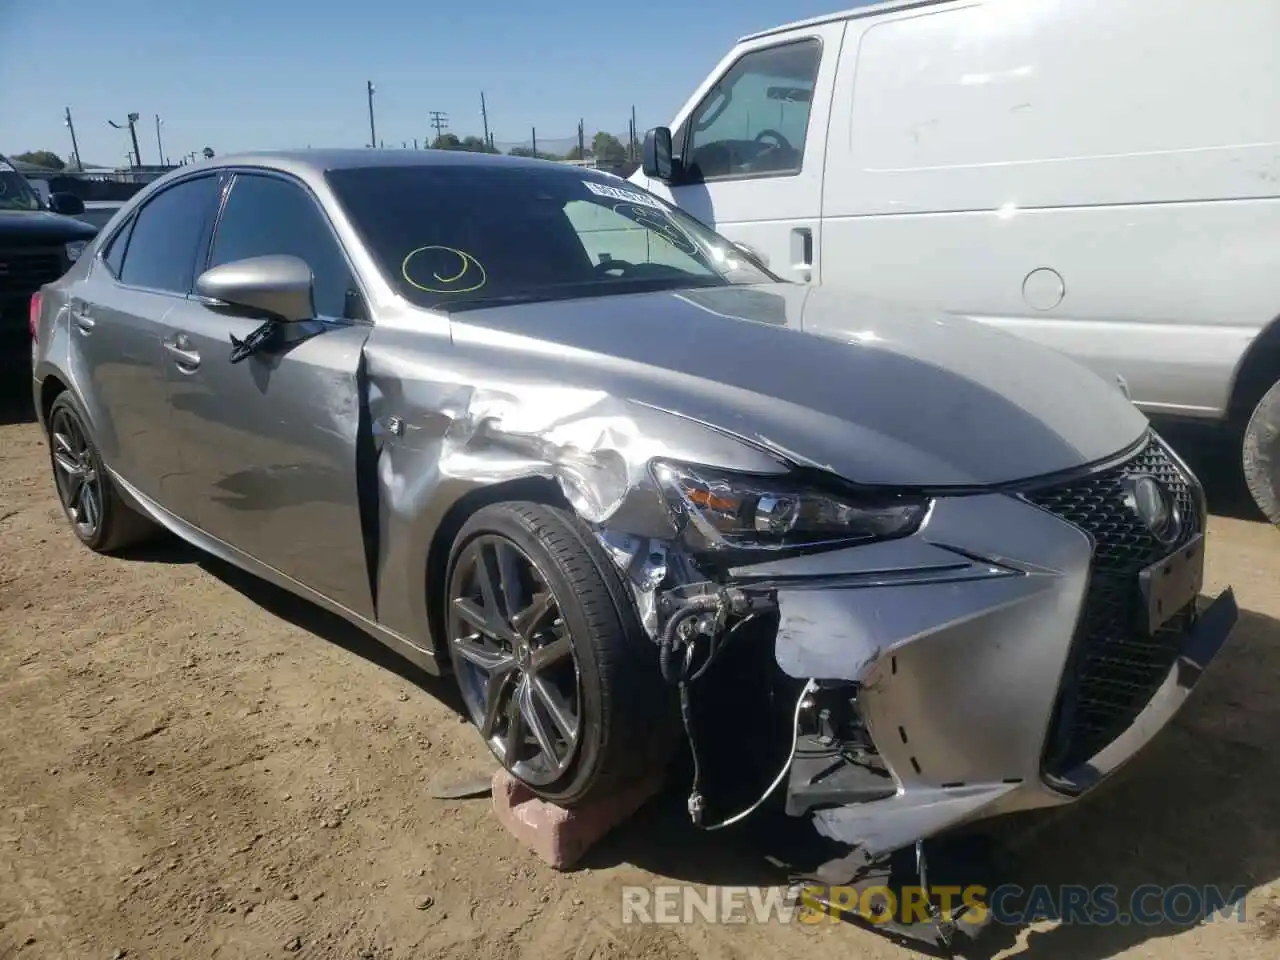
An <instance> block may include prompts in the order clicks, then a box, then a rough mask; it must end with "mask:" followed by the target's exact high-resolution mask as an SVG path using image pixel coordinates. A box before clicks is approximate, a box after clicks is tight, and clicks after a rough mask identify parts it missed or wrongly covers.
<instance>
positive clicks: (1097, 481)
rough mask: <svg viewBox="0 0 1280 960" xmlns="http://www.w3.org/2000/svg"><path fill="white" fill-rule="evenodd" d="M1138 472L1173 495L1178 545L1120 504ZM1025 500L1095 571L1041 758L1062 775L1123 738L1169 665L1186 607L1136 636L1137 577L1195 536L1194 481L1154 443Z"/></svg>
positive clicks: (1153, 440) (1196, 498)
mask: <svg viewBox="0 0 1280 960" xmlns="http://www.w3.org/2000/svg"><path fill="white" fill-rule="evenodd" d="M1142 474H1146V475H1148V476H1151V477H1154V478H1155V479H1157V480H1159V481H1160V482H1161V483H1163V484H1164V485H1165V486H1166V487H1167V488H1168V489H1169V490H1170V491H1171V492H1172V493H1173V495H1174V496H1175V498H1176V499H1177V503H1178V508H1179V511H1180V512H1181V515H1182V518H1183V529H1182V534H1181V538H1180V540H1179V541H1178V543H1175V544H1172V545H1166V544H1162V543H1160V542H1159V541H1158V540H1157V539H1156V538H1155V537H1154V536H1153V535H1152V534H1151V531H1150V530H1149V529H1148V528H1147V525H1146V524H1145V523H1143V522H1142V520H1141V519H1139V517H1138V515H1137V514H1136V513H1135V512H1134V511H1133V509H1132V508H1131V507H1130V506H1129V505H1128V503H1127V502H1126V497H1127V495H1128V490H1127V487H1126V480H1127V478H1129V477H1133V476H1138V475H1142ZM1024 496H1025V497H1026V499H1027V500H1029V501H1030V502H1032V503H1034V504H1036V505H1037V506H1039V507H1042V508H1043V509H1045V510H1048V511H1049V512H1051V513H1054V514H1056V515H1057V516H1059V517H1061V518H1062V519H1064V520H1066V521H1068V522H1069V523H1072V524H1074V525H1075V526H1077V527H1079V528H1080V529H1081V530H1084V531H1085V532H1086V533H1088V534H1089V535H1090V536H1091V537H1092V538H1093V542H1094V554H1093V568H1092V571H1091V573H1090V577H1089V587H1088V591H1087V592H1086V594H1085V603H1084V609H1083V610H1082V611H1081V616H1080V623H1079V625H1078V627H1077V629H1076V634H1075V638H1074V640H1073V642H1072V649H1071V654H1070V657H1069V660H1068V664H1067V671H1066V675H1065V677H1064V679H1063V684H1062V690H1061V692H1060V694H1059V702H1058V705H1057V709H1056V710H1055V713H1054V719H1053V725H1052V728H1051V729H1050V732H1049V737H1048V741H1047V744H1046V750H1045V769H1046V771H1047V772H1049V773H1051V774H1057V775H1061V774H1065V773H1067V772H1068V771H1070V770H1072V769H1074V768H1076V767H1078V766H1079V765H1081V764H1082V763H1085V762H1086V761H1088V760H1089V759H1090V758H1091V757H1093V756H1094V755H1095V754H1097V753H1098V752H1099V751H1100V750H1102V749H1103V748H1104V747H1105V746H1107V745H1108V744H1109V743H1111V742H1112V741H1113V740H1115V739H1116V737H1118V736H1119V735H1120V734H1121V733H1123V732H1124V731H1125V730H1126V729H1127V728H1128V727H1129V726H1130V725H1131V724H1132V723H1133V721H1134V719H1135V718H1136V717H1137V715H1138V713H1140V712H1141V710H1142V708H1143V707H1145V706H1146V705H1147V703H1148V702H1149V701H1150V700H1151V697H1152V696H1153V695H1154V694H1155V692H1156V690H1157V689H1158V688H1159V686H1160V684H1161V683H1162V682H1163V681H1164V679H1165V677H1166V676H1167V675H1168V673H1169V670H1170V669H1171V668H1172V667H1173V665H1174V662H1175V661H1176V660H1177V656H1178V651H1179V649H1180V647H1181V640H1182V635H1183V633H1184V632H1185V631H1186V629H1187V627H1188V626H1189V624H1190V619H1191V616H1192V613H1193V610H1192V609H1191V608H1188V609H1186V610H1183V611H1181V612H1180V613H1179V614H1178V615H1176V616H1175V617H1173V618H1172V619H1171V620H1170V621H1169V622H1168V624H1166V625H1165V626H1164V627H1162V628H1161V629H1160V630H1159V631H1157V632H1156V633H1155V635H1153V636H1147V635H1145V633H1144V632H1142V631H1140V630H1139V628H1138V621H1137V618H1136V614H1137V611H1138V609H1139V601H1140V598H1141V593H1140V589H1139V586H1138V573H1139V572H1140V571H1141V570H1142V569H1143V568H1144V567H1147V566H1149V565H1150V564H1152V563H1155V562H1156V561H1157V560H1160V559H1162V558H1164V557H1166V556H1168V555H1169V554H1170V553H1172V552H1173V551H1174V550H1175V549H1177V547H1178V546H1180V545H1181V544H1182V543H1185V542H1186V541H1187V540H1188V539H1190V538H1191V537H1192V536H1194V535H1195V534H1196V533H1198V532H1200V527H1201V503H1200V496H1199V492H1198V490H1197V489H1196V487H1195V484H1194V481H1193V480H1192V479H1191V478H1189V477H1188V476H1187V475H1186V474H1184V473H1183V471H1182V470H1181V469H1180V468H1179V467H1178V465H1177V464H1176V463H1175V462H1174V460H1173V458H1172V457H1170V456H1169V454H1168V452H1167V451H1166V449H1165V448H1164V446H1163V444H1162V443H1161V442H1160V441H1159V440H1157V439H1156V438H1154V437H1152V438H1151V439H1150V440H1148V442H1147V443H1146V444H1145V445H1144V446H1143V447H1142V449H1141V450H1139V451H1138V453H1136V454H1135V455H1134V456H1132V457H1131V458H1130V459H1128V460H1126V461H1125V462H1124V463H1122V464H1120V465H1119V466H1116V467H1111V468H1109V469H1107V470H1102V471H1099V472H1098V473H1094V474H1090V475H1088V476H1085V477H1081V478H1079V479H1077V480H1072V481H1069V482H1067V483H1064V484H1062V485H1060V486H1055V487H1050V488H1046V489H1042V490H1033V491H1030V492H1028V493H1025V494H1024Z"/></svg>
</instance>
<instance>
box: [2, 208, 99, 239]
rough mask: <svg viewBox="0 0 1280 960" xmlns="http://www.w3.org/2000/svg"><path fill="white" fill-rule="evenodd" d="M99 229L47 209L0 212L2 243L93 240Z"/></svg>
mask: <svg viewBox="0 0 1280 960" xmlns="http://www.w3.org/2000/svg"><path fill="white" fill-rule="evenodd" d="M97 233H98V228H97V227H94V226H93V225H92V224H88V223H85V222H84V221H83V220H77V219H76V218H75V217H64V216H62V215H61V214H57V213H50V212H49V211H47V210H0V244H3V245H4V246H7V247H8V246H13V247H24V246H32V247H39V246H53V245H56V244H59V243H67V242H69V241H71V240H92V239H93V238H94V237H95V236H96V235H97Z"/></svg>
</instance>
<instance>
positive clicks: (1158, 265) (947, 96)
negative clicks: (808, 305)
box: [631, 0, 1280, 523]
mask: <svg viewBox="0 0 1280 960" xmlns="http://www.w3.org/2000/svg"><path fill="white" fill-rule="evenodd" d="M672 129H674V131H675V132H674V133H671V132H670V130H672ZM644 157H645V162H644V165H643V167H642V168H641V170H639V171H637V173H636V174H635V175H634V176H633V177H632V178H631V179H632V180H633V181H634V182H635V183H637V184H640V185H642V186H645V187H647V188H648V189H650V190H652V191H653V192H654V193H656V194H658V195H659V196H664V197H667V198H669V199H671V200H672V201H673V202H675V203H676V204H678V205H679V206H681V207H683V208H684V209H686V210H687V211H689V212H690V213H692V214H694V215H695V216H697V217H698V218H699V219H701V220H703V221H705V222H706V223H708V224H710V225H712V226H714V227H715V229H716V230H718V231H720V232H721V233H723V234H724V235H725V236H727V237H729V238H730V239H733V240H735V241H738V242H740V243H742V244H744V245H746V246H747V247H749V248H751V249H753V250H754V251H756V253H757V254H758V255H759V257H760V258H761V259H762V260H764V261H765V262H766V263H767V265H768V266H769V267H770V268H771V269H772V270H773V271H774V272H775V273H777V274H779V275H781V276H783V277H784V278H787V279H792V280H799V281H806V282H809V281H811V282H815V283H817V282H822V283H826V284H839V285H846V286H849V287H852V288H855V289H857V290H860V291H862V292H865V293H868V294H872V295H878V296H881V297H890V298H896V299H901V300H908V301H914V302H917V303H921V304H925V305H930V306H936V307H939V308H941V309H943V310H946V311H949V312H952V313H956V314H962V315H966V316H970V317H973V318H976V319H978V320H982V321H986V322H989V323H992V324H995V325H997V326H1000V327H1004V328H1006V329H1008V330H1010V331H1013V332H1015V333H1019V334H1023V335H1025V336H1027V337H1030V338H1033V339H1035V340H1039V341H1041V342H1043V343H1046V344H1049V345H1051V346H1054V347H1057V348H1059V349H1061V350H1063V351H1065V352H1067V353H1069V354H1071V355H1073V356H1075V357H1077V358H1078V359H1079V360H1081V361H1083V362H1084V363H1086V364H1087V365H1089V366H1091V367H1093V368H1094V369H1095V370H1097V371H1098V372H1099V373H1101V374H1103V375H1104V376H1107V377H1108V378H1114V377H1116V376H1119V377H1120V378H1121V379H1122V381H1123V382H1124V383H1125V384H1126V385H1127V387H1128V389H1129V391H1130V394H1131V396H1132V398H1133V400H1134V402H1135V403H1137V404H1138V406H1139V407H1141V408H1142V409H1143V410H1144V411H1146V412H1147V413H1149V414H1152V415H1166V416H1174V417H1180V418H1196V419H1199V420H1202V421H1208V422H1218V423H1221V424H1224V425H1231V426H1232V427H1234V428H1237V429H1238V430H1239V432H1238V433H1237V436H1240V437H1241V438H1242V440H1241V442H1242V444H1243V448H1244V461H1245V472H1246V476H1247V478H1248V480H1249V484H1250V487H1251V489H1252V491H1253V494H1254V497H1255V499H1257V501H1258V504H1259V506H1261V507H1262V509H1263V511H1264V512H1265V513H1266V514H1267V515H1268V516H1269V517H1270V518H1271V519H1272V520H1273V521H1275V522H1277V523H1280V385H1277V380H1280V323H1277V322H1276V318H1277V316H1278V315H1280V0H1230V2H1226V3H1207V2H1205V0H900V2H891V3H877V4H874V5H871V4H864V5H862V6H859V7H856V8H855V9H853V10H849V11H846V12H844V13H837V14H832V15H831V16H827V17H820V18H817V19H813V20H808V21H805V22H802V23H797V24H792V25H789V26H785V27H779V28H777V29H776V30H770V31H767V32H765V33H759V34H756V35H754V36H750V37H746V38H744V39H742V40H741V41H740V42H739V43H738V45H737V46H736V47H734V49H733V50H731V51H730V52H729V54H728V55H727V56H726V57H725V58H724V59H723V60H722V61H721V62H720V64H719V65H718V66H717V67H716V68H715V70H713V71H712V72H711V74H710V75H709V76H708V77H707V79H706V80H705V81H704V82H703V84H702V85H701V86H700V87H699V88H698V90H697V91H696V92H695V93H694V94H693V96H692V97H691V98H690V99H689V101H688V103H686V104H685V106H684V107H683V109H681V110H680V112H679V113H678V114H677V115H676V117H675V119H674V121H673V123H672V126H671V127H670V128H666V127H659V128H657V129H655V130H651V131H650V132H649V134H647V135H646V137H645V151H644ZM668 158H669V159H668Z"/></svg>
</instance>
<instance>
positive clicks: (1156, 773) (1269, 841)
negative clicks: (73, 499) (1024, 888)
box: [0, 404, 1280, 960]
mask: <svg viewBox="0 0 1280 960" xmlns="http://www.w3.org/2000/svg"><path fill="white" fill-rule="evenodd" d="M10 405H11V406H12V404H10ZM1219 457H1220V454H1212V455H1209V456H1208V457H1207V459H1201V460H1200V461H1198V462H1196V466H1197V469H1199V470H1200V471H1201V472H1202V473H1203V474H1204V475H1205V476H1206V479H1207V481H1208V482H1209V484H1210V490H1211V499H1212V500H1213V501H1214V509H1215V517H1214V519H1213V521H1212V524H1211V533H1210V554H1211V561H1210V580H1211V583H1210V586H1211V587H1212V588H1213V589H1214V590H1215V591H1216V589H1218V588H1220V587H1222V586H1224V585H1226V584H1228V583H1232V584H1234V585H1235V587H1236V590H1237V595H1238V597H1239V600H1240V605H1241V607H1242V610H1243V611H1244V612H1243V616H1242V621H1241V624H1240V626H1239V628H1238V630H1237V633H1236V635H1235V636H1234V638H1233V640H1232V641H1231V643H1230V645H1229V647H1228V649H1227V650H1226V651H1225V652H1224V654H1223V656H1222V658H1221V660H1220V662H1219V663H1218V664H1217V665H1216V666H1215V668H1214V670H1213V671H1212V673H1211V674H1210V675H1209V676H1208V677H1207V678H1206V679H1205V681H1204V683H1203V684H1202V686H1201V688H1200V690H1199V691H1197V694H1196V696H1195V697H1194V699H1193V701H1192V703H1191V704H1189V705H1188V707H1187V709H1186V710H1185V711H1184V712H1183V713H1182V714H1181V715H1180V717H1179V719H1178V720H1177V721H1176V723H1175V725H1174V727H1173V728H1172V729H1170V730H1168V731H1166V732H1165V734H1164V735H1163V736H1162V737H1161V738H1160V739H1159V740H1158V742H1157V743H1156V744H1155V745H1154V746H1153V747H1152V748H1151V749H1150V750H1149V752H1148V753H1147V754H1146V755H1144V756H1143V757H1142V758H1141V759H1140V760H1139V761H1137V762H1135V763H1134V764H1133V765H1131V767H1130V768H1128V769H1127V770H1126V772H1125V774H1124V775H1122V777H1120V778H1119V779H1118V781H1117V782H1116V783H1114V784H1112V785H1109V786H1108V788H1107V789H1105V790H1104V791H1102V793H1101V795H1099V796H1095V797H1092V798H1090V799H1089V800H1087V801H1085V802H1084V803H1082V804H1080V805H1078V806H1077V807H1075V808H1074V809H1072V811H1071V813H1070V815H1069V816H1065V817H1057V818H1054V819H1052V820H1050V821H1045V822H1043V823H1039V822H1038V824H1037V826H1036V827H1035V829H1034V830H1030V829H1029V830H1028V831H1027V832H1025V833H1023V834H1019V836H1020V837H1021V839H1020V841H1019V843H1020V846H1018V847H1017V850H1018V858H1017V862H1018V870H1017V875H1016V876H1014V877H1012V878H1009V879H1013V880H1016V881H1017V882H1019V883H1022V884H1024V885H1029V884H1031V883H1037V882H1039V883H1046V884H1059V883H1089V884H1100V883H1109V884H1116V885H1117V886H1119V887H1120V888H1121V890H1127V889H1131V888H1132V887H1134V886H1136V885H1138V884H1142V883H1164V884H1174V883H1182V882H1189V883H1192V884H1195V885H1203V884H1221V885H1223V886H1225V887H1231V886H1235V885H1237V884H1244V885H1246V886H1247V887H1248V888H1249V889H1250V890H1251V891H1252V892H1251V894H1250V897H1249V901H1248V916H1247V919H1246V920H1245V922H1243V923H1240V922H1235V921H1230V922H1215V923H1210V924H1202V925H1199V926H1192V927H1177V926H1173V925H1163V926H1155V927H1141V926H1133V925H1131V926H1113V927H1105V928H1104V927H1085V926H1072V927H1064V926H1054V925H1048V924H1038V925H1035V926H1033V927H1032V928H1031V929H1022V930H1008V929H1005V930H997V931H995V932H994V933H993V934H992V936H991V937H989V938H984V940H982V941H980V942H979V944H978V948H977V949H976V950H975V951H971V952H970V953H969V955H980V956H984V957H992V956H1017V955H1019V954H1021V955H1024V956H1029V957H1060V958H1070V960H1092V958H1102V957H1112V956H1125V957H1158V958H1170V960H1172V958H1175V957H1177V958H1181V957H1187V956H1210V955H1214V956H1234V957H1243V958H1253V957H1256V958H1263V957H1268V958H1274V957H1276V956H1277V954H1278V953H1280V936H1278V934H1280V882H1277V878H1278V877H1280V828H1278V827H1277V822H1278V821H1280V745H1278V743H1277V734H1276V732H1277V730H1280V694H1278V691H1280V622H1278V621H1280V533H1277V532H1276V531H1275V530H1273V529H1271V528H1270V527H1267V526H1265V525H1263V524H1261V523H1259V522H1257V520H1256V519H1254V518H1253V517H1252V515H1251V514H1250V513H1249V511H1247V510H1245V509H1244V508H1242V507H1241V506H1240V504H1241V502H1242V498H1241V496H1240V490H1239V486H1240V483H1239V480H1238V478H1237V477H1235V476H1233V475H1232V472H1231V470H1230V469H1229V468H1228V469H1226V471H1225V476H1226V479H1225V480H1218V479H1216V478H1215V476H1214V474H1215V473H1217V472H1222V471H1220V470H1219V469H1218V466H1217V464H1216V463H1215V461H1216V460H1218V459H1219ZM959 682H962V678H960V681H959ZM490 770H491V765H490V760H489V757H488V755H487V753H486V752H485V751H484V749H483V747H482V746H481V744H480V742H479V740H478V737H477V736H476V735H475V734H474V732H473V731H472V729H471V728H470V727H469V726H468V725H467V724H465V723H464V722H462V721H461V719H460V717H459V713H458V701H457V699H456V698H455V696H454V695H453V693H452V691H451V689H450V687H449V686H448V684H447V683H444V682H441V681H435V680H432V679H431V678H428V677H424V676H422V675H420V674H418V673H416V672H415V671H414V670H413V669H412V668H411V667H408V666H407V665H405V664H403V663H401V662H399V661H397V660H396V659H395V658H394V657H392V656H391V655H389V654H387V653H384V652H383V651H382V649H381V648H380V647H378V646H377V645H376V644H374V643H373V642H371V641H368V640H366V639H364V638H363V636H362V635H360V634H358V633H357V632H356V631H354V630H352V629H350V628H348V627H347V626H346V625H345V624H343V623H341V622H340V621H338V620H336V619H335V618H332V617H330V616H328V615H326V614H324V613H322V612H320V611H318V610H317V609H315V608H313V607H310V606H308V605H307V604H304V603H302V602H300V601H296V600H294V599H292V598H291V597H289V596H287V595H285V594H283V593H281V592H280V591H278V590H275V589H274V588H271V587H268V586H266V585H264V584H262V583H259V582H257V581H254V580H252V579H251V578H248V577H246V576H245V575H243V574H241V573H238V572H237V571H235V570H232V569H229V568H227V567H226V566H224V565H222V564H220V563H217V562H215V561H213V560H212V559H210V558H208V557H205V556H203V555H201V554H199V553H197V552H196V551H194V550H191V549H188V548H186V547H185V546H182V545H180V544H177V543H168V544H165V545H162V546H160V547H157V548H155V549H152V550H150V551H149V552H148V553H146V554H142V555H138V556H136V557H132V558H130V559H106V558H103V557H99V556H95V555H94V554H92V553H90V552H89V551H88V550H86V549H84V548H82V547H81V546H80V545H79V544H78V543H77V542H76V541H75V539H74V537H73V535H72V533H71V532H70V530H69V529H68V528H67V526H66V525H65V523H64V522H63V519H62V516H61V514H60V511H59V508H58V505H57V503H56V501H55V499H54V494H53V486H52V482H51V480H50V476H49V469H48V460H47V454H46V450H45V446H44V444H43V440H42V438H41V436H40V434H39V432H38V430H37V428H36V426H35V425H34V424H33V423H31V422H30V421H29V418H28V417H27V415H26V414H24V413H23V412H22V411H21V407H20V406H19V407H18V410H17V412H15V413H13V414H10V415H6V416H5V417H4V418H3V419H0V957H5V958H7V957H11V956H13V957H19V958H22V960H25V958H28V957H70V958H81V957H84V958H102V960H106V958H110V957H130V958H134V957H148V958H161V960H179V958H195V957H215V956H216V957H246V958H261V957H271V956H298V957H306V958H316V960H319V958H343V960H345V958H386V957H397V958H404V957H443V958H450V957H457V958H463V957H473V958H479V960H498V958H504V960H505V958H515V957H524V958H531V960H533V958H536V960H542V958H547V960H554V958H574V960H587V958H614V957H639V958H647V960H667V958H692V957H698V958H725V960H728V958H743V960H745V958H748V957H752V958H755V957H760V956H777V957H792V956H802V955H803V956H805V957H806V958H807V960H826V958H832V960H834V958H837V957H838V958H842V960H843V958H848V957H850V956H857V957H867V958H873V960H879V958H892V957H905V956H907V955H909V952H908V951H907V950H905V949H904V948H902V947H899V946H895V945H893V944H892V943H890V942H888V941H886V940H885V939H884V938H882V937H880V936H878V935H876V934H874V933H870V932H866V931H864V930H861V929H858V928H855V927H852V926H849V925H846V924H841V923H836V924H823V925H820V926H816V927H811V926H803V925H796V924H792V925H781V924H768V925H764V924H754V923H749V924H745V925H723V924H722V925H709V924H706V923H700V922H699V923H695V924H692V925H682V926H652V925H635V924H629V925H624V924H623V923H622V922H621V888H622V886H623V885H625V884H649V883H672V882H678V883H689V884H742V883H748V884H760V883H771V882H777V878H776V877H775V876H774V875H773V874H772V873H768V872H766V871H765V870H764V868H763V864H762V863H761V861H760V859H759V857H758V856H757V854H756V853H755V852H754V851H753V849H752V848H751V847H750V845H749V844H747V843H745V842H744V841H743V840H742V839H741V838H735V837H733V836H732V835H728V834H703V833H698V832H696V831H694V830H693V829H692V828H691V827H689V826H688V825H687V824H686V823H685V821H684V817H683V813H682V811H681V810H680V809H679V807H680V800H679V797H678V796H677V797H676V798H675V799H674V800H673V801H661V802H657V803H654V804H651V805H650V806H649V807H648V808H646V810H644V811H642V813H641V814H640V815H639V816H637V818H636V819H635V820H634V821H633V822H632V823H630V824H628V825H626V826H625V827H624V828H622V829H621V830H620V831H619V832H618V833H617V834H616V835H614V836H613V837H612V838H610V839H609V840H607V841H606V842H605V843H604V844H603V845H602V846H601V847H599V848H597V850H596V851H594V852H593V853H592V855H591V857H590V860H589V863H590V865H589V867H587V868H584V869H580V870H577V871H575V872H571V873H566V874H557V873H556V872H554V871H552V870H550V869H549V868H547V867H544V866H542V865H541V864H540V863H539V862H538V861H537V860H535V859H534V857H533V856H532V855H530V854H528V853H526V852H525V851H524V850H523V849H522V848H521V847H520V846H518V845H517V844H516V842H515V841H514V840H513V839H511V837H510V836H509V835H508V834H507V833H505V832H504V830H503V829H502V828H501V827H500V826H499V825H498V823H497V822H496V821H495V820H494V819H493V817H492V815H491V813H490V808H489V801H488V800H487V799H478V800H477V799H471V800H453V801H450V800H435V799H432V798H431V797H430V796H429V795H428V791H429V789H430V787H431V786H432V785H433V784H441V783H448V782H452V781H460V780H464V779H466V778H468V777H472V776H475V775H477V774H485V773H488V772H489V771H490ZM989 932H990V931H989Z"/></svg>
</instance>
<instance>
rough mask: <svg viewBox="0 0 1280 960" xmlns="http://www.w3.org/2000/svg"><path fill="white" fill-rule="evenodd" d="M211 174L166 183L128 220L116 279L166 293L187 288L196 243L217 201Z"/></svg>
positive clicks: (185, 291) (189, 288)
mask: <svg viewBox="0 0 1280 960" xmlns="http://www.w3.org/2000/svg"><path fill="white" fill-rule="evenodd" d="M217 194H218V181H217V179H216V178H215V177H211V176H209V177H199V178H197V179H194V180H184V181H183V182H182V183H178V184H175V185H174V186H172V187H167V188H165V189H164V190H163V191H161V192H160V193H158V194H157V195H156V196H155V197H153V198H152V199H150V200H148V201H147V202H146V205H145V206H144V207H143V208H142V209H141V210H139V211H138V213H137V214H136V215H135V216H134V218H133V226H132V228H130V232H129V236H128V239H127V243H128V246H127V247H126V248H125V250H124V263H123V264H122V265H121V266H120V268H119V277H120V281H121V282H122V283H126V284H128V285H129V286H132V287H146V288H148V289H151V290H164V291H168V292H170V293H181V294H187V293H190V292H191V285H192V282H193V279H194V277H193V275H194V273H195V261H196V247H197V246H198V245H199V243H200V240H201V237H203V235H204V228H205V223H206V221H207V219H208V216H209V214H210V213H211V212H212V210H213V206H214V203H215V202H216V201H217Z"/></svg>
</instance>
